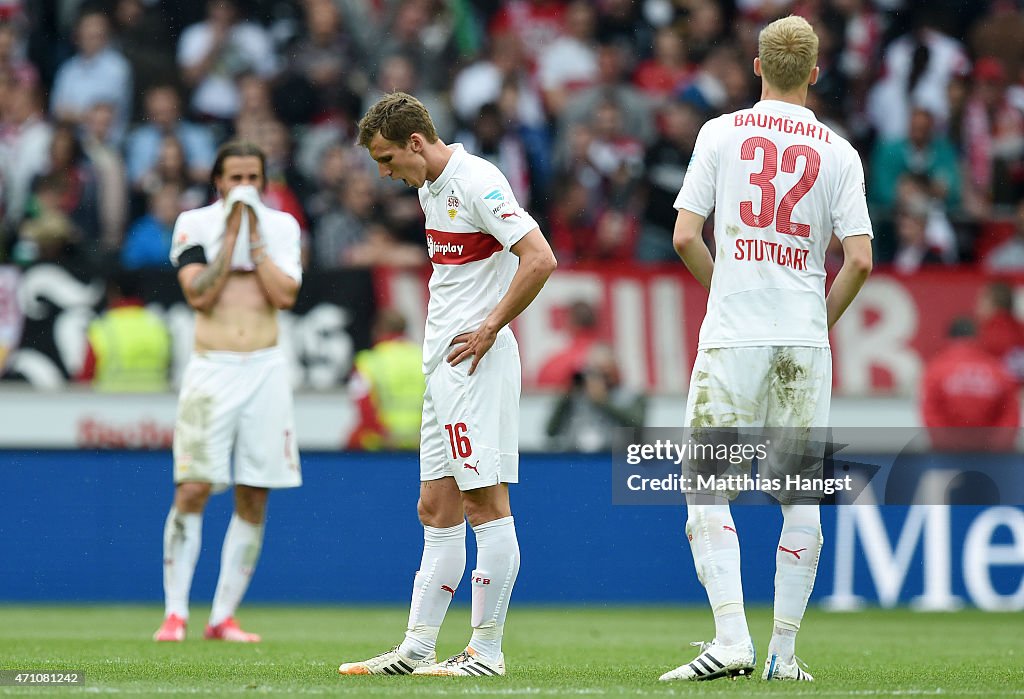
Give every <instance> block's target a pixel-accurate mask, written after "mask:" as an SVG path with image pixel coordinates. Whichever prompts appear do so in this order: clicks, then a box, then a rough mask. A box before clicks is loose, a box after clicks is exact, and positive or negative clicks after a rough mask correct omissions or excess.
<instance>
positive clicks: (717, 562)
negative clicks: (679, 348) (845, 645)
mask: <svg viewBox="0 0 1024 699" xmlns="http://www.w3.org/2000/svg"><path fill="white" fill-rule="evenodd" d="M758 53H759V55H758V57H757V58H755V59H754V73H755V74H756V75H758V76H759V77H760V78H761V84H762V89H761V101H759V102H758V103H757V104H755V105H754V106H753V107H751V108H750V109H744V110H741V111H738V112H735V113H732V114H725V115H723V116H720V117H718V118H716V119H712V120H710V121H708V122H707V123H706V124H705V125H704V126H703V127H702V128H701V131H700V135H699V136H698V138H697V143H696V147H695V150H694V155H693V160H692V161H691V164H690V166H689V167H688V169H687V172H686V177H685V179H684V181H683V185H682V189H681V190H680V192H679V196H678V197H677V199H676V202H675V207H676V209H678V212H679V213H678V217H677V220H676V227H675V232H674V236H673V243H674V245H675V248H676V251H677V252H678V253H679V256H680V257H681V258H682V259H683V261H684V262H685V264H686V266H687V268H688V269H689V270H690V272H691V273H692V274H693V276H694V277H696V279H697V280H698V281H699V282H700V283H701V284H702V285H703V286H704V287H705V288H707V289H709V291H710V294H709V298H708V310H707V314H706V315H705V317H704V321H703V323H702V325H701V330H700V341H699V345H698V354H697V359H696V361H695V363H694V367H693V377H692V379H691V381H690V391H689V396H688V399H687V414H686V423H685V426H686V427H687V428H701V427H712V428H714V427H722V428H726V427H737V428H747V427H750V428H794V430H806V429H809V428H821V427H825V426H826V425H827V422H828V414H829V403H830V400H831V385H832V363H831V361H832V360H831V353H830V350H829V341H828V330H829V329H830V328H831V327H832V326H833V325H834V324H835V322H836V321H837V320H838V319H839V317H840V316H841V315H842V314H843V311H845V310H846V308H847V306H849V304H850V302H851V301H852V300H853V298H854V296H856V294H857V292H858V291H859V290H860V288H861V286H862V285H863V284H864V281H865V280H866V279H867V277H868V274H869V273H870V271H871V238H872V232H871V222H870V221H869V219H868V211H867V205H866V203H865V197H864V171H863V166H862V164H861V161H860V157H859V156H858V155H857V152H856V151H855V150H854V149H853V147H852V146H851V145H850V144H849V143H848V142H846V141H845V140H844V139H842V138H841V137H839V136H838V135H837V134H836V133H835V132H833V131H832V130H831V129H829V128H828V127H827V126H825V125H823V124H822V123H821V122H819V121H818V120H817V119H816V118H815V116H814V114H813V113H812V112H811V111H810V110H809V109H807V108H806V107H805V106H804V104H805V102H806V99H807V90H808V87H809V86H810V85H813V84H814V82H815V81H816V80H817V78H818V68H817V66H816V63H817V58H818V37H817V36H816V35H815V33H814V31H813V30H812V28H811V26H810V25H809V24H808V23H807V22H806V21H805V20H803V19H801V18H799V17H786V18H783V19H780V20H777V21H775V22H772V23H771V24H769V25H768V26H767V27H765V28H764V29H763V30H762V31H761V34H760V37H759V41H758ZM712 211H714V213H715V244H716V247H717V251H718V254H717V255H716V256H715V258H714V260H712V257H711V254H710V251H709V250H708V248H707V246H706V245H705V244H704V241H703V239H702V237H701V231H702V229H703V226H704V221H705V219H706V218H707V216H709V215H710V214H711V212H712ZM833 235H835V236H836V237H837V238H839V240H840V241H842V246H843V252H844V262H843V266H842V269H841V270H840V272H839V274H838V275H837V276H836V278H835V281H834V282H833V284H832V287H831V290H830V291H829V293H828V295H827V296H826V295H825V266H824V259H825V249H826V247H827V246H828V243H829V240H830V239H831V237H832V236H833ZM783 377H784V379H785V381H786V385H785V386H783V385H781V382H782V381H783ZM793 396H796V397H797V399H796V400H792V399H791V398H792V397H793ZM776 497H777V498H778V500H779V502H780V503H781V504H782V514H783V525H782V533H781V535H780V538H779V543H778V547H777V549H776V559H775V560H776V572H775V609H774V618H775V621H774V629H773V632H772V637H771V642H770V644H769V647H768V656H767V658H766V660H765V665H764V671H763V674H762V677H763V679H766V680H806V681H809V680H811V679H812V677H811V675H810V674H809V673H807V672H806V671H805V670H804V669H803V668H802V667H801V666H800V665H799V664H798V662H797V660H796V656H795V643H796V634H797V630H798V629H799V628H800V622H801V620H802V618H803V615H804V611H805V609H806V606H807V599H808V597H809V596H810V594H811V589H812V587H813V585H814V576H815V573H816V571H817V565H818V556H819V553H820V551H821V546H822V536H821V522H820V515H819V504H818V503H819V498H818V497H817V496H814V495H812V496H811V497H806V496H801V494H799V493H795V492H785V491H783V492H780V493H776ZM707 498H708V495H707V494H703V497H702V496H701V494H687V520H686V533H687V538H688V539H689V542H690V549H691V552H692V554H693V560H694V564H695V567H696V569H697V576H698V578H699V579H700V581H701V583H702V584H703V585H704V587H705V589H706V591H707V595H708V600H709V601H710V603H711V609H712V611H713V613H714V617H715V638H714V640H713V641H711V642H710V643H698V644H695V645H698V646H699V647H700V652H699V654H698V655H697V657H696V658H694V659H693V660H692V661H691V662H688V663H686V664H684V665H681V666H680V667H678V668H676V669H675V670H671V671H670V672H667V673H665V674H664V675H662V677H661V679H662V680H710V679H716V678H719V677H728V676H737V675H750V674H751V673H752V672H753V670H754V665H755V655H754V647H753V642H752V640H751V638H750V633H749V631H748V629H747V622H746V617H745V615H744V609H743V590H742V587H741V584H740V547H739V538H738V533H737V528H736V525H735V523H734V522H733V519H732V515H731V513H730V509H729V500H728V498H726V497H722V496H717V497H714V496H712V497H711V498H710V500H709V499H707Z"/></svg>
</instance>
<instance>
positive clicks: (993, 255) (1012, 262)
mask: <svg viewBox="0 0 1024 699" xmlns="http://www.w3.org/2000/svg"><path fill="white" fill-rule="evenodd" d="M1015 213H1016V216H1015V218H1014V220H1013V224H1014V227H1013V235H1012V236H1011V237H1010V238H1008V239H1007V240H1005V241H1003V242H1002V243H1000V244H999V245H998V246H997V247H995V248H993V249H992V250H991V251H989V253H988V255H986V256H985V261H984V264H985V269H986V270H988V271H989V272H1024V199H1021V200H1020V201H1018V202H1017V208H1016V209H1015Z"/></svg>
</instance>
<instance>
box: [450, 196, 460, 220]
mask: <svg viewBox="0 0 1024 699" xmlns="http://www.w3.org/2000/svg"><path fill="white" fill-rule="evenodd" d="M460 206H462V202H460V201H459V198H458V197H457V196H455V195H452V196H450V197H448V218H450V219H451V220H453V221H454V220H455V217H456V216H458V214H459V207H460Z"/></svg>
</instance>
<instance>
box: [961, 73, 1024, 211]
mask: <svg viewBox="0 0 1024 699" xmlns="http://www.w3.org/2000/svg"><path fill="white" fill-rule="evenodd" d="M963 130H964V133H963V148H964V157H965V160H966V166H967V173H968V182H969V183H970V185H971V189H972V191H973V195H974V201H975V202H976V205H975V211H976V212H977V213H979V214H987V213H988V211H989V206H990V205H991V204H1009V203H1011V202H1013V201H1016V199H1017V197H1018V196H1020V194H1022V193H1024V164H1022V161H1021V156H1022V155H1024V113H1022V112H1021V110H1020V108H1019V107H1018V106H1016V105H1014V104H1012V103H1011V102H1010V101H1009V100H1008V99H1007V91H1006V71H1005V69H1004V68H1003V65H1002V64H1001V63H1000V62H999V60H998V59H995V58H982V59H980V60H979V61H978V62H977V64H976V65H975V66H974V80H973V82H972V86H971V90H970V93H969V97H968V100H967V105H966V107H965V109H964V117H963Z"/></svg>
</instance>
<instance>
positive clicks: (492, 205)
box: [481, 187, 521, 221]
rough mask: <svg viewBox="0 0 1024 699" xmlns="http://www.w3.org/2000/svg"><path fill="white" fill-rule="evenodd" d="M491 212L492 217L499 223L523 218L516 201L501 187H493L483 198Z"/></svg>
mask: <svg viewBox="0 0 1024 699" xmlns="http://www.w3.org/2000/svg"><path fill="white" fill-rule="evenodd" d="M481 199H483V202H484V204H486V205H487V208H488V209H489V210H490V212H491V215H493V216H494V218H496V219H498V220H499V221H505V220H507V219H510V218H521V217H520V216H519V212H518V211H517V209H518V207H517V206H516V204H515V200H514V199H512V197H511V195H509V194H507V193H506V192H505V190H504V189H503V188H501V187H491V188H489V189H488V190H487V191H486V192H484V195H483V196H482V197H481Z"/></svg>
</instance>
